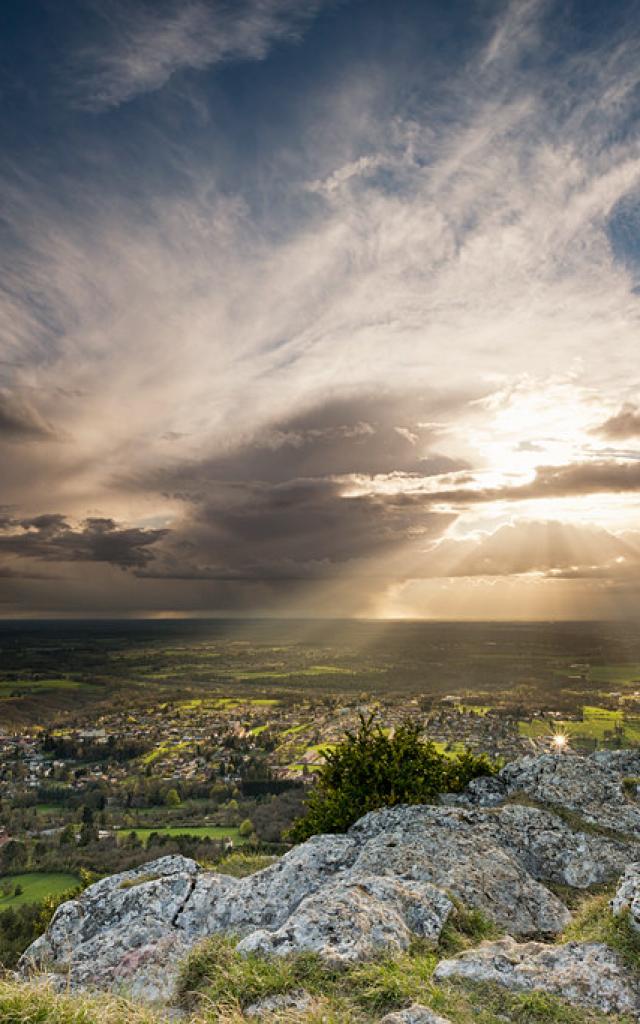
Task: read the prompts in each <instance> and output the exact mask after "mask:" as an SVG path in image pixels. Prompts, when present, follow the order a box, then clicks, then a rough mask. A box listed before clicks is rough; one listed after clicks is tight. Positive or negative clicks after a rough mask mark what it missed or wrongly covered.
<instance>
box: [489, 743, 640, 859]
mask: <svg viewBox="0 0 640 1024" xmlns="http://www.w3.org/2000/svg"><path fill="white" fill-rule="evenodd" d="M620 763H621V759H619V760H618V764H620ZM613 764H614V761H613V760H611V759H607V761H606V762H605V761H603V760H602V759H595V758H594V757H591V758H584V757H580V756H578V755H577V754H541V755H540V756H538V757H531V756H528V757H522V758H520V759H519V760H518V761H513V762H512V763H511V764H507V765H505V766H504V768H502V769H501V771H500V772H499V776H498V777H499V779H500V781H501V782H502V783H504V785H505V789H506V792H507V795H508V796H511V795H513V794H516V793H524V794H526V795H527V796H529V797H531V798H532V799H533V800H536V801H537V802H538V803H542V804H547V805H550V806H551V807H553V806H554V805H555V806H557V807H562V808H565V809H567V810H570V811H574V812H575V813H576V814H577V815H578V816H579V817H580V818H582V819H583V820H584V821H587V822H592V823H594V824H596V825H599V826H600V827H602V828H606V829H612V830H614V831H615V832H619V833H622V834H625V835H629V836H633V837H634V838H638V839H640V806H639V805H638V804H637V803H635V802H634V801H632V800H629V798H628V796H627V794H626V793H625V791H624V788H623V785H622V779H623V775H622V774H621V773H620V772H619V771H618V770H614V768H613V767H612V765H613Z"/></svg>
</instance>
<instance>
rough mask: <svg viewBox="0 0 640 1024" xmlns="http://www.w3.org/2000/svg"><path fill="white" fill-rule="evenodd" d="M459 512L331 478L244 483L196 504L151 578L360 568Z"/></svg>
mask: <svg viewBox="0 0 640 1024" xmlns="http://www.w3.org/2000/svg"><path fill="white" fill-rule="evenodd" d="M452 518H453V517H452V516H450V515H447V514H443V513H432V512H428V511H426V510H425V509H424V507H423V503H422V501H421V500H420V499H415V498H412V497H408V496H406V495H376V496H372V495H350V494H349V493H345V487H344V485H343V484H339V483H336V482H332V481H328V480H291V481H288V482H287V483H284V484H276V485H273V486H271V485H268V484H260V483H247V484H237V485H235V486H233V487H231V488H227V489H224V490H222V489H221V490H220V492H219V494H218V497H217V499H216V498H215V497H213V496H212V497H210V498H209V499H208V500H207V501H205V502H203V503H202V504H198V505H194V506H193V507H192V510H191V513H190V515H189V516H188V517H187V518H186V519H185V520H184V521H183V523H182V524H181V525H180V526H179V527H178V528H177V529H176V530H175V531H172V533H171V536H170V537H169V538H168V541H167V543H166V544H165V545H164V546H163V557H162V559H160V560H159V561H158V562H157V563H155V564H154V565H153V567H152V568H151V569H150V570H146V571H145V575H153V576H170V577H178V578H194V579H198V578H208V579H220V580H232V579H238V580H239V579H254V580H259V579H262V580H278V579H282V580H284V579H314V578H323V577H326V576H331V575H332V574H335V573H340V572H341V571H344V569H345V567H348V568H349V571H355V572H357V571H358V565H359V564H360V563H365V562H366V561H367V560H368V559H371V558H376V559H378V558H379V559H384V558H385V557H386V556H388V555H390V554H392V553H393V552H394V551H395V550H396V549H400V548H401V547H402V546H403V545H405V544H407V543H408V542H409V541H410V540H411V539H419V538H428V539H432V538H435V537H437V536H439V535H440V534H441V533H442V532H443V531H444V530H445V528H446V527H447V526H448V525H449V523H450V522H451V520H452Z"/></svg>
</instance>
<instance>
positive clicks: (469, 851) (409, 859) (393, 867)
mask: <svg viewBox="0 0 640 1024" xmlns="http://www.w3.org/2000/svg"><path fill="white" fill-rule="evenodd" d="M483 821H484V819H483V818H478V817H477V816H474V815H469V814H468V813H465V811H463V810H460V809H457V808H441V807H404V808H393V809H389V810H384V811H379V812H373V813H372V814H370V815H367V816H366V818H363V819H362V820H361V821H360V822H358V823H357V824H356V825H355V826H354V828H353V829H352V830H351V833H350V834H356V835H358V836H360V837H362V838H364V839H365V841H364V843H363V844H362V847H361V851H360V853H359V855H358V858H357V860H356V861H355V863H354V866H353V871H354V872H365V873H367V874H375V875H384V876H392V877H399V878H410V879H412V880H415V881H421V882H429V883H431V884H432V885H435V886H437V887H438V888H440V889H442V890H444V891H446V892H450V893H452V894H453V895H454V896H455V897H457V898H458V899H459V900H460V901H461V902H462V903H464V904H465V905H466V906H468V907H473V908H475V909H477V910H481V911H482V912H483V913H484V914H485V915H486V916H488V917H489V918H490V919H491V920H493V921H494V922H495V923H496V924H497V925H498V926H499V927H500V928H503V929H505V930H507V931H509V932H510V933H511V934H513V935H517V936H521V937H524V936H530V935H540V934H547V935H554V934H557V933H558V932H560V931H562V929H563V928H565V927H566V925H567V923H568V921H569V917H570V915H569V912H568V910H567V908H566V907H565V906H564V905H563V904H562V903H561V902H560V900H559V899H558V898H557V897H556V896H555V895H554V894H553V893H551V892H550V891H549V890H548V889H547V888H545V887H544V886H543V885H541V884H540V883H539V882H537V881H536V880H535V879H534V878H533V877H532V876H531V875H530V874H529V873H528V872H527V870H526V869H525V868H524V867H523V866H522V864H521V863H520V861H519V860H518V859H517V857H514V856H513V854H512V853H511V852H509V851H508V850H506V849H504V847H503V846H501V845H500V844H499V840H498V839H497V838H496V837H493V836H491V835H490V834H489V833H488V832H486V831H483V830H482V828H478V827H477V826H478V824H479V823H482V822H483ZM381 826H382V827H381ZM366 837H369V838H366Z"/></svg>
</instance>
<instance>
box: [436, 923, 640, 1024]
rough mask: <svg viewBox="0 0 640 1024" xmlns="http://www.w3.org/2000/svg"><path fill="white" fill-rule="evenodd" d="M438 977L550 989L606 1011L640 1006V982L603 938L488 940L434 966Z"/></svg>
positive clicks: (632, 1011) (634, 1012) (625, 1010)
mask: <svg viewBox="0 0 640 1024" xmlns="http://www.w3.org/2000/svg"><path fill="white" fill-rule="evenodd" d="M434 977H435V978H436V980H437V981H445V980H449V979H451V978H455V979H461V980H464V981H467V982H490V983H492V984H495V985H500V986H502V987H503V988H506V989H509V990H510V991H512V992H531V991H540V992H549V993H551V994H552V995H557V996H561V997H562V998H563V999H565V1000H567V1001H568V1002H570V1003H574V1004H576V1005H577V1006H586V1007H590V1008H591V1009H595V1010H601V1011H603V1012H604V1013H625V1014H626V1013H628V1014H631V1015H633V1016H634V1017H636V1016H637V1014H638V1012H639V1011H640V986H639V984H638V979H637V978H635V977H633V976H632V974H631V972H630V970H629V969H628V968H627V967H625V965H624V964H623V963H622V961H621V959H620V958H619V956H618V955H617V954H616V953H614V952H613V951H612V950H611V949H609V948H608V946H605V945H604V944H603V943H601V942H568V943H566V944H564V945H560V946H549V945H545V944H544V943H542V942H526V943H517V942H515V941H514V939H512V938H505V939H500V940H499V941H498V942H484V943H482V945H480V946H479V947H478V948H477V949H472V950H469V951H468V952H466V953H462V954H461V955H460V956H457V957H454V958H453V959H451V960H442V961H441V962H440V963H439V964H438V966H437V967H436V970H435V973H434Z"/></svg>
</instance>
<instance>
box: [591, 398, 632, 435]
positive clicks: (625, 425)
mask: <svg viewBox="0 0 640 1024" xmlns="http://www.w3.org/2000/svg"><path fill="white" fill-rule="evenodd" d="M594 433H596V434H599V435H600V436H601V437H606V438H607V439H608V440H610V441H624V440H626V439H627V438H630V437H640V408H639V407H638V406H637V405H633V404H632V403H631V402H627V403H626V404H625V405H623V406H622V408H621V409H620V412H617V413H616V414H615V416H610V417H609V419H608V420H605V422H604V423H603V424H601V426H599V427H597V428H596V430H595V431H594Z"/></svg>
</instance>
